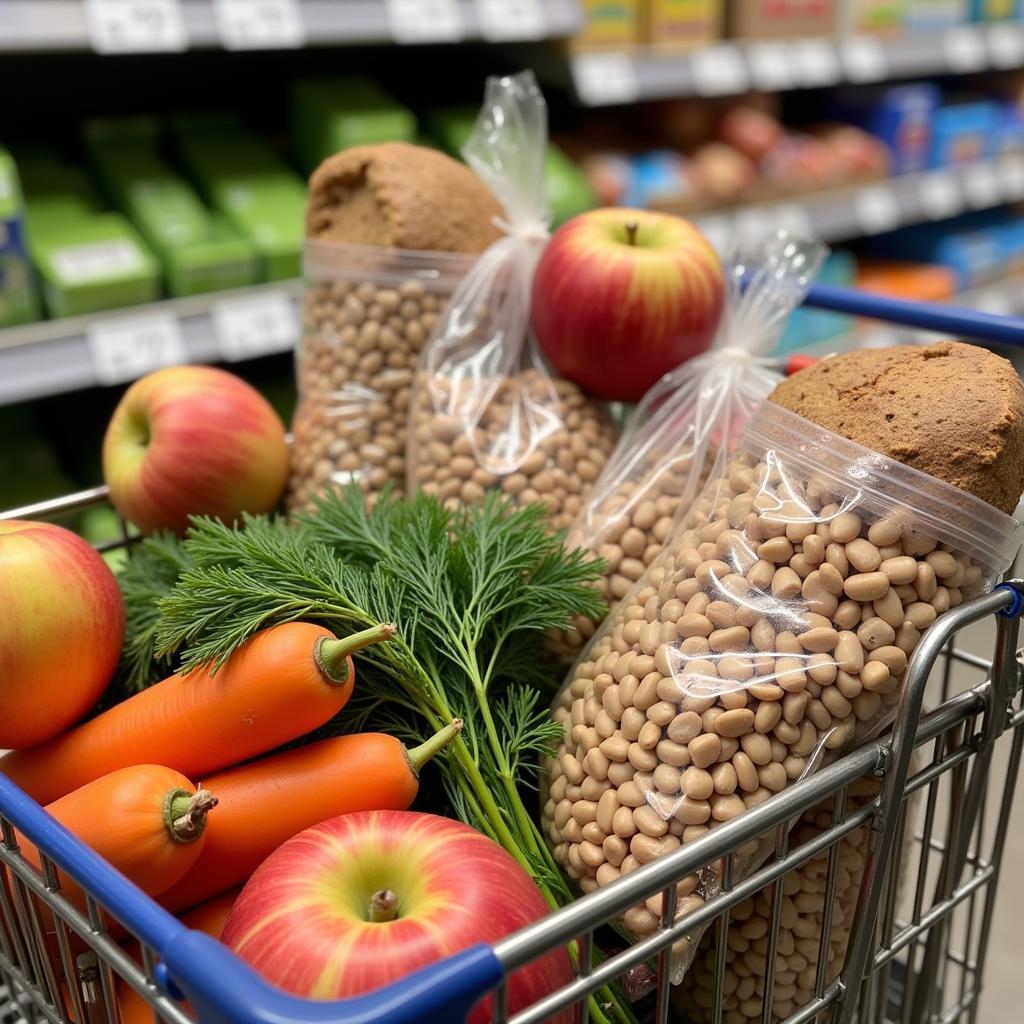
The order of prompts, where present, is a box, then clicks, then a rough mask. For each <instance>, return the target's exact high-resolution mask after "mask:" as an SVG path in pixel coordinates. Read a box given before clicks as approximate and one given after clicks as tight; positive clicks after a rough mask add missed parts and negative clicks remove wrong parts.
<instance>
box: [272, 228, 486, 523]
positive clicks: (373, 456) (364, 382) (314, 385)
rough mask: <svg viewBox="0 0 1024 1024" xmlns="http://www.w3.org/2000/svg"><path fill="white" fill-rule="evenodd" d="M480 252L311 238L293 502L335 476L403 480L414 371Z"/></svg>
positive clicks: (338, 480) (377, 482) (372, 484)
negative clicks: (423, 249) (420, 249)
mask: <svg viewBox="0 0 1024 1024" xmlns="http://www.w3.org/2000/svg"><path fill="white" fill-rule="evenodd" d="M474 258H475V257H474V256H471V255H464V254H462V253H450V252H411V251H403V250H399V249H386V248H376V247H371V246H356V245H340V244H338V243H336V242H322V241H313V240H310V241H307V243H306V249H305V260H304V262H305V268H304V272H305V276H306V281H307V287H306V295H305V304H304V310H303V332H302V343H301V344H300V346H299V349H298V352H297V354H296V376H297V379H298V387H299V405H298V408H297V410H296V413H295V418H294V420H293V423H292V430H293V433H294V436H295V441H294V444H293V446H292V474H291V478H290V481H289V493H288V507H289V510H290V511H296V510H297V509H300V508H303V507H304V506H306V505H307V504H308V503H309V501H310V499H312V498H313V497H314V496H315V495H317V494H319V493H321V492H322V491H324V490H326V489H327V488H329V487H331V486H332V485H334V486H344V485H346V484H349V483H353V482H357V483H359V484H360V485H361V486H362V487H363V489H364V490H366V491H367V492H369V493H377V492H379V491H380V489H381V488H382V487H383V486H384V485H385V484H386V483H388V482H393V483H395V484H396V485H397V486H399V487H402V486H404V484H405V452H406V443H407V442H406V426H407V419H408V414H409V395H410V391H411V389H412V381H413V376H414V374H415V372H416V367H417V366H418V365H419V360H420V356H421V354H422V352H423V346H424V343H425V342H426V339H427V337H428V335H429V334H430V332H431V331H432V330H433V329H434V327H435V325H436V324H437V321H438V318H439V317H440V315H441V310H442V309H443V308H444V305H445V303H446V302H447V301H448V299H449V297H450V296H451V293H452V291H453V290H454V289H455V286H456V285H457V283H458V282H459V281H460V280H461V279H462V277H463V276H464V275H465V273H466V271H467V270H469V268H470V267H471V266H472V265H473V260H474Z"/></svg>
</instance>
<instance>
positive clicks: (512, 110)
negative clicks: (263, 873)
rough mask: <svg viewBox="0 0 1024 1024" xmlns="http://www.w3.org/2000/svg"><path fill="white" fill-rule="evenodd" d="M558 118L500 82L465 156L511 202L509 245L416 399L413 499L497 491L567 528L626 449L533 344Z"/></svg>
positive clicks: (433, 346) (450, 324)
mask: <svg viewBox="0 0 1024 1024" xmlns="http://www.w3.org/2000/svg"><path fill="white" fill-rule="evenodd" d="M547 143H548V124H547V107H546V105H545V103H544V98H543V96H541V93H540V90H539V89H538V88H537V84H536V81H535V80H534V77H533V74H532V73H531V72H524V73H522V74H519V75H515V76H512V77H508V78H490V79H488V81H487V92H486V96H485V99H484V105H483V109H482V110H481V112H480V116H479V118H478V119H477V123H476V126H475V127H474V129H473V134H472V136H471V137H470V139H469V141H468V142H467V143H466V145H465V146H464V147H463V155H464V156H465V158H466V160H467V162H468V163H469V164H470V166H471V167H473V169H474V170H475V171H476V172H477V174H478V175H479V176H480V177H481V178H482V179H483V180H484V181H486V182H487V184H488V185H489V186H490V188H491V190H492V191H493V193H494V195H495V196H497V197H498V199H499V200H500V202H501V205H502V208H503V213H502V216H501V217H499V218H497V219H496V223H497V224H498V225H500V227H501V229H502V232H503V234H502V235H501V237H500V238H498V239H497V240H496V241H494V242H493V243H492V244H491V245H490V246H489V247H488V248H487V249H486V250H485V251H484V252H483V253H482V254H481V256H480V257H479V258H478V259H477V261H476V262H475V263H474V264H473V267H472V269H471V270H470V271H469V272H468V273H467V275H466V277H465V278H464V279H463V281H462V282H461V283H460V284H459V286H458V287H457V288H456V289H455V292H454V294H453V295H452V297H451V301H450V303H449V305H448V307H447V308H446V310H445V311H444V313H443V314H442V316H441V318H440V320H439V321H438V323H437V326H436V327H435V329H434V332H433V334H432V335H431V337H430V339H429V340H428V342H427V345H426V348H425V349H424V353H423V360H422V363H421V365H420V368H419V372H418V374H417V377H416V380H415V383H414V387H413V395H412V405H411V410H412V412H411V415H412V429H411V430H410V434H409V451H408V459H407V464H408V492H409V494H410V495H412V494H415V493H416V492H417V491H418V490H420V489H422V490H423V491H424V492H425V493H427V494H431V495H436V496H437V497H438V498H440V499H441V500H442V501H443V502H444V503H445V504H446V505H447V506H448V507H456V506H458V505H459V504H475V503H479V502H480V501H482V500H483V498H484V496H485V495H486V494H487V493H488V492H489V491H492V490H493V491H501V492H502V493H504V494H506V495H510V496H512V497H513V498H514V499H515V501H516V502H517V503H520V504H524V505H525V504H529V503H531V502H540V503H541V504H543V505H544V506H545V507H546V508H547V510H548V513H549V516H550V520H551V525H552V526H553V527H555V528H557V529H561V528H563V527H566V526H568V525H569V524H570V523H571V522H572V520H573V519H574V518H575V516H576V514H577V513H578V512H579V510H580V508H581V507H582V504H583V501H584V500H585V498H586V495H587V493H588V492H589V490H590V487H591V485H592V483H593V481H594V480H595V479H596V477H597V474H598V473H599V472H600V471H601V468H602V466H603V465H604V463H605V460H606V459H607V457H608V455H609V454H610V452H611V450H612V448H613V447H614V445H615V437H616V430H615V424H614V421H613V420H612V417H611V415H610V414H609V412H608V410H607V409H605V408H604V407H603V406H602V405H600V404H598V403H595V402H593V401H591V400H590V399H588V398H587V397H586V396H585V395H584V394H583V392H582V391H581V390H580V389H579V388H578V387H577V386H576V385H575V384H574V383H572V382H570V381H568V380H562V379H559V378H556V377H554V376H553V375H552V373H551V372H550V370H549V368H548V366H547V364H546V362H545V360H544V358H543V356H542V355H541V352H540V349H539V348H538V347H537V343H536V340H535V339H534V337H533V335H532V334H531V333H530V291H531V283H532V280H533V274H534V270H535V268H536V266H537V260H538V259H539V258H540V253H541V249H542V247H543V245H544V243H545V241H546V240H547V237H548V225H549V223H550V216H551V215H550V211H549V209H548V201H547V194H546V186H545V175H544V167H545V153H546V151H547Z"/></svg>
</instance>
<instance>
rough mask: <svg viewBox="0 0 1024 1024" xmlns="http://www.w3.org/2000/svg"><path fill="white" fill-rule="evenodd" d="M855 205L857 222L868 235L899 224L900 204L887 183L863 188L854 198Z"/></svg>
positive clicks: (887, 229) (876, 233) (889, 229)
mask: <svg viewBox="0 0 1024 1024" xmlns="http://www.w3.org/2000/svg"><path fill="white" fill-rule="evenodd" d="M854 207H855V209H856V212H857V222H858V223H859V224H860V226H861V228H862V229H863V231H864V234H866V235H878V234H881V233H882V232H883V231H891V230H892V229H893V228H895V227H897V226H898V225H899V222H900V208H899V204H898V203H897V202H896V196H895V195H893V192H892V189H891V188H888V187H887V186H885V185H873V186H871V187H870V188H865V189H861V191H860V192H858V193H857V196H856V198H855V200H854Z"/></svg>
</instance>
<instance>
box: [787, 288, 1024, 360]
mask: <svg viewBox="0 0 1024 1024" xmlns="http://www.w3.org/2000/svg"><path fill="white" fill-rule="evenodd" d="M804 305H807V306H813V307H815V308H817V309H830V310H832V311H833V312H836V313H850V314H853V315H854V316H866V317H871V318H872V319H874V320H887V321H889V323H894V324H905V325H906V326H908V327H916V328H918V329H920V330H924V331H938V332H940V333H942V334H953V335H956V336H957V337H961V338H971V339H974V340H976V341H987V342H991V343H992V344H995V345H1018V346H1024V320H1022V319H1019V318H1017V317H1008V316H996V315H995V314H994V313H979V312H977V311H976V310H971V309H957V308H956V307H954V306H943V305H940V304H939V303H936V302H909V301H907V300H906V299H893V298H889V297H887V296H884V295H872V294H870V293H868V292H858V291H853V290H851V289H849V288H837V287H835V286H834V285H827V284H815V285H811V287H810V289H809V291H808V293H807V298H806V299H805V300H804Z"/></svg>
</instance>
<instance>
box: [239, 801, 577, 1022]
mask: <svg viewBox="0 0 1024 1024" xmlns="http://www.w3.org/2000/svg"><path fill="white" fill-rule="evenodd" d="M548 910H549V908H548V905H547V903H546V902H545V901H544V898H543V897H542V896H541V894H540V892H538V890H537V887H536V886H535V885H534V883H533V881H532V880H531V879H530V876H529V875H528V874H527V873H526V872H525V871H524V870H523V869H522V867H521V866H520V865H519V864H517V863H516V862H515V860H514V859H513V858H512V857H511V856H509V854H508V853H506V851H504V850H503V849H502V848H501V847H500V846H498V844H497V843H495V842H494V841H493V840H491V839H488V838H487V837H486V836H484V835H481V834H480V833H479V832H477V831H476V830H475V829H472V828H470V827H469V826H468V825H463V824H461V823H460V822H456V821H451V820H449V819H447V818H440V817H438V816H436V815H433V814H416V813H412V812H409V811H376V812H360V813H356V814H346V815H342V816H341V817H338V818H331V819H330V820H328V821H325V822H323V823H322V824H320V825H317V826H316V827H315V828H311V829H308V830H307V831H305V832H303V833H301V834H300V835H298V836H296V837H295V838H294V839H291V840H289V842H287V843H285V844H284V846H282V847H281V848H280V849H279V850H278V851H277V852H276V853H274V854H273V855H272V856H271V857H270V858H268V859H267V860H266V861H264V863H263V864H262V865H261V866H260V867H259V868H258V869H257V871H256V873H255V874H254V875H253V876H252V878H251V879H250V880H249V882H248V884H247V885H246V886H245V888H244V889H243V890H242V893H241V895H240V896H239V897H238V899H237V900H236V902H235V905H234V908H233V909H232V911H231V913H230V915H229V916H228V920H227V923H226V924H225V926H224V933H223V941H224V944H225V945H226V946H227V947H228V948H229V949H231V950H233V951H234V952H235V953H237V954H238V955H239V956H240V957H241V958H242V959H243V960H245V961H247V962H248V963H249V964H251V965H252V966H253V967H255V968H256V970H258V971H259V972H260V973H261V974H263V976H264V977H265V978H267V980H268V981H271V982H273V983H274V984H275V985H277V986H279V987H280V988H283V989H285V990H286V991H289V992H294V993H296V994H297V995H302V996H306V997H308V998H311V999H339V998H343V997H345V996H352V995H358V994H360V993H362V992H368V991H370V990H372V989H375V988H378V987H379V986H381V985H385V984H387V983H388V982H389V981H396V980H397V979H399V978H402V977H404V976H405V975H407V974H409V973H410V972H412V971H415V970H416V969H417V968H420V967H424V966H426V965H427V964H429V963H434V962H435V961H437V960H440V959H442V958H443V957H445V956H449V955H451V954H452V953H455V952H458V951H459V950H461V949H466V948H467V947H469V946H472V945H474V944H475V943H478V942H491V943H493V942H494V941H496V940H497V939H499V938H501V937H503V936H505V935H509V934H511V933H512V932H514V931H516V930H517V929H518V928H521V927H523V926H525V925H527V924H529V923H531V922H532V921H536V920H537V919H538V918H541V917H544V916H545V915H546V914H547V913H548ZM571 980H572V969H571V967H570V964H569V957H568V955H567V954H566V952H565V950H564V949H556V950H554V951H553V952H551V953H548V954H547V955H546V956H544V957H542V958H541V959H540V960H537V961H535V962H534V963H532V964H530V965H528V966H527V967H525V968H524V969H523V970H521V971H517V972H516V973H515V974H513V975H512V977H511V979H510V980H509V985H508V1009H509V1012H511V1013H515V1012H517V1011H518V1010H522V1009H525V1008H526V1007H527V1006H530V1005H531V1004H533V1003H535V1002H536V1001H537V1000H538V999H540V998H542V997H543V996H545V995H547V994H548V993H550V992H552V991H554V990H555V989H557V988H560V987H561V986H563V985H566V984H568V983H569V982H570V981H571ZM492 1004H493V998H492V997H490V996H488V997H487V998H485V999H483V1000H481V1001H480V1002H479V1003H478V1004H477V1005H476V1006H475V1007H474V1008H473V1010H472V1011H471V1012H470V1014H469V1017H468V1024H485V1022H487V1021H490V1020H491V1019H492V1017H491V1008H492ZM572 1018H573V1014H572V1013H571V1012H570V1011H565V1012H563V1013H560V1014H558V1015H556V1016H553V1017H552V1018H550V1021H551V1024H570V1022H571V1020H572Z"/></svg>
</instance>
